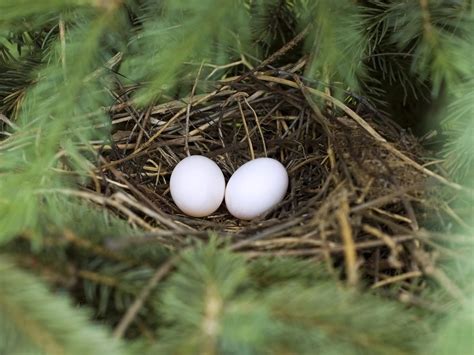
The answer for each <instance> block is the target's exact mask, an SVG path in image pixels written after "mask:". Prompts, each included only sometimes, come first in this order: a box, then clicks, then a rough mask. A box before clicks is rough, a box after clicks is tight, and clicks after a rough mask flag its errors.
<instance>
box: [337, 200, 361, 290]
mask: <svg viewBox="0 0 474 355" xmlns="http://www.w3.org/2000/svg"><path fill="white" fill-rule="evenodd" d="M336 216H337V220H338V221H339V227H340V229H341V236H342V240H343V242H344V257H345V260H346V263H345V266H346V274H347V275H346V276H347V284H348V285H349V286H356V285H357V280H358V273H357V252H356V248H355V244H354V239H353V236H352V228H351V223H350V221H349V203H348V202H347V197H346V196H344V199H343V200H342V202H341V206H340V208H339V210H338V211H337V214H336Z"/></svg>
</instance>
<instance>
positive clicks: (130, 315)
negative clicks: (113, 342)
mask: <svg viewBox="0 0 474 355" xmlns="http://www.w3.org/2000/svg"><path fill="white" fill-rule="evenodd" d="M176 260H177V257H174V258H171V259H169V260H168V261H166V262H165V263H164V264H162V265H161V266H160V267H159V268H158V269H157V270H156V272H155V273H154V275H153V277H152V278H151V279H150V281H149V282H148V284H147V285H146V286H145V287H144V288H143V289H142V290H141V291H140V294H139V295H138V296H137V298H136V299H135V301H134V302H133V304H132V305H131V306H130V307H129V308H128V309H127V312H126V313H125V314H124V316H123V317H122V319H121V320H120V322H119V324H118V325H117V327H116V328H115V330H114V332H113V337H114V338H121V337H122V336H123V335H124V334H125V331H126V330H127V328H128V327H129V326H130V324H131V323H132V322H133V320H134V319H135V317H136V316H137V314H138V312H139V311H140V309H141V308H142V307H143V304H144V303H145V300H146V299H147V298H148V296H150V293H151V291H153V289H154V288H155V287H156V285H158V282H160V281H161V280H162V279H163V278H164V277H165V276H166V275H167V274H168V272H169V271H170V270H171V268H172V267H173V265H174V263H175V262H176Z"/></svg>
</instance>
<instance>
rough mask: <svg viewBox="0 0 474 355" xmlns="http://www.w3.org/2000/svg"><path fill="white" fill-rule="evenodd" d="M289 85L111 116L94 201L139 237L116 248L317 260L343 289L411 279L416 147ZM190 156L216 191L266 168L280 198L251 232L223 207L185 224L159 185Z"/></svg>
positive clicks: (273, 83)
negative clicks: (102, 198) (252, 169)
mask: <svg viewBox="0 0 474 355" xmlns="http://www.w3.org/2000/svg"><path fill="white" fill-rule="evenodd" d="M272 75H274V76H272ZM272 78H273V79H272ZM295 78H296V79H295V80H288V79H287V78H286V79H285V78H281V77H278V75H276V74H274V73H270V74H269V73H266V75H258V74H255V75H247V76H245V77H243V78H240V79H237V80H228V81H227V82H223V83H220V85H219V86H218V87H217V88H216V90H215V91H213V92H211V93H209V94H202V95H194V96H191V97H188V98H186V99H183V100H176V101H171V102H168V103H164V104H160V105H156V106H152V107H149V108H147V109H145V110H138V109H136V108H133V107H132V106H130V105H129V104H128V103H122V104H117V105H116V106H114V107H112V109H111V114H112V117H113V121H114V122H115V123H116V125H115V127H118V129H117V130H116V131H115V134H114V142H113V144H112V146H111V147H110V149H105V150H104V151H103V152H102V158H103V159H102V162H103V164H102V166H101V167H100V171H101V174H99V175H98V176H97V179H96V185H95V189H96V190H97V191H101V193H103V194H107V195H108V196H110V195H112V196H113V197H114V198H116V199H118V200H119V201H120V203H121V204H122V205H123V208H122V209H119V213H120V214H121V215H123V216H124V217H126V218H128V220H129V221H130V223H132V224H135V225H138V226H139V227H141V228H143V229H145V230H147V233H146V235H144V236H143V237H140V238H131V239H129V240H128V239H127V240H126V243H128V244H127V245H129V244H130V243H132V244H133V243H160V244H162V245H165V246H166V247H168V248H171V249H175V250H176V249H180V248H182V247H184V246H186V245H188V244H189V242H190V241H192V240H193V239H196V238H197V239H200V240H203V239H204V240H207V239H208V238H209V236H210V235H211V234H212V233H217V234H218V235H219V236H221V237H223V238H226V239H227V240H228V241H229V244H230V247H231V248H232V249H234V250H236V251H239V252H242V253H245V254H246V255H248V256H249V257H258V256H263V255H274V256H275V255H293V256H310V257H315V258H318V259H319V258H323V259H326V260H328V261H330V262H331V264H335V263H339V262H341V263H344V264H345V265H346V273H347V274H348V277H350V275H349V274H350V273H351V272H355V271H354V269H359V273H360V270H361V269H362V270H364V271H363V273H364V274H365V275H366V276H370V277H373V275H375V274H378V273H379V272H380V270H381V269H382V268H386V269H390V270H397V271H396V272H397V273H403V272H409V271H410V270H412V268H413V263H411V262H410V260H412V258H411V256H410V253H411V252H410V250H412V248H413V246H414V245H415V244H416V243H414V240H415V239H416V234H417V231H418V230H419V223H420V219H423V216H424V215H425V214H426V211H427V209H429V208H431V207H430V206H433V204H431V203H428V202H426V193H425V190H424V186H425V182H426V178H427V177H426V173H425V172H424V171H423V168H422V166H421V164H422V163H423V159H422V158H421V157H422V154H423V150H422V148H421V147H420V145H419V143H418V141H417V139H416V138H415V137H413V136H412V135H411V134H409V133H407V132H406V131H404V130H403V129H401V128H400V127H398V126H397V125H396V124H394V123H393V122H391V121H389V120H387V119H385V118H381V117H379V115H378V114H377V113H376V112H373V111H371V110H370V109H369V108H367V107H365V106H363V105H357V107H356V106H355V105H350V106H354V110H351V109H350V108H349V107H348V106H345V105H344V104H343V105H342V106H341V103H340V101H338V100H336V99H333V98H331V96H329V95H328V96H324V95H327V93H326V94H325V93H322V94H323V95H321V96H322V97H323V98H324V99H323V100H320V101H317V99H316V98H315V97H314V95H313V93H311V92H309V91H308V90H307V88H306V87H305V86H304V85H303V84H302V83H301V81H300V80H299V79H298V77H296V76H295ZM288 82H291V83H292V84H291V85H288ZM285 84H286V85H285ZM337 105H339V108H342V110H340V109H338V108H337V107H336V106H337ZM347 113H349V114H347ZM354 117H355V118H357V119H354ZM362 117H364V118H362ZM196 154H199V155H203V156H206V157H209V158H211V159H212V160H214V161H215V162H216V163H217V164H218V165H219V167H220V168H221V169H222V171H223V173H224V175H225V177H226V180H228V179H229V178H230V176H231V175H232V173H233V172H234V171H235V170H236V169H237V168H238V167H239V166H241V165H242V164H244V163H245V162H247V161H249V160H250V159H253V158H257V157H265V156H267V157H271V158H275V159H277V160H278V161H280V162H281V163H282V164H283V165H284V166H285V167H286V168H287V171H288V173H289V178H290V187H289V190H288V193H287V195H286V197H285V199H284V200H283V202H281V203H280V204H279V205H278V206H277V207H276V208H274V209H273V210H272V211H270V212H269V213H267V214H266V215H264V216H262V217H261V218H259V219H256V220H252V221H241V220H238V219H236V218H234V217H232V216H231V215H230V214H229V213H228V212H227V211H226V209H225V206H224V205H222V206H221V207H220V208H219V209H218V210H217V211H216V212H215V213H214V214H213V215H211V216H209V217H206V218H193V217H188V216H185V215H183V214H182V213H181V212H180V211H179V210H178V208H177V207H176V206H175V205H174V203H173V201H172V199H171V195H170V193H169V187H168V183H169V177H170V173H171V171H172V169H173V167H174V166H175V165H176V164H177V163H178V162H179V161H180V160H182V159H183V158H185V157H186V156H188V155H196ZM211 232H212V233H211ZM122 242H123V241H122ZM122 242H120V243H122ZM407 245H409V246H410V247H407ZM122 246H123V245H122ZM115 247H119V246H117V245H115ZM374 260H377V262H375V261H374ZM375 269H376V270H375ZM351 270H352V271H351ZM353 277H355V276H353Z"/></svg>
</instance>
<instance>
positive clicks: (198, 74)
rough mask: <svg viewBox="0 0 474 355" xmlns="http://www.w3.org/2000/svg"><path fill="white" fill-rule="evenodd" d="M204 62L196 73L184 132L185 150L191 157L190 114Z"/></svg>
mask: <svg viewBox="0 0 474 355" xmlns="http://www.w3.org/2000/svg"><path fill="white" fill-rule="evenodd" d="M203 64H204V62H202V63H201V66H200V67H199V70H198V73H197V75H196V79H195V80H194V85H193V88H192V90H191V95H190V97H189V102H188V106H187V107H186V131H185V133H184V151H185V152H186V155H187V156H188V157H189V156H190V155H191V153H190V152H189V116H190V111H191V103H192V102H193V98H194V94H195V92H196V87H197V84H198V80H199V77H200V75H201V70H202V66H203Z"/></svg>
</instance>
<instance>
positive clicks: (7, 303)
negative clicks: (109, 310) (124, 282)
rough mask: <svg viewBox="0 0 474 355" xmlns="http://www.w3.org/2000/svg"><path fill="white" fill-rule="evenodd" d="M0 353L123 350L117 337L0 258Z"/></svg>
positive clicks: (110, 351)
mask: <svg viewBox="0 0 474 355" xmlns="http://www.w3.org/2000/svg"><path fill="white" fill-rule="evenodd" d="M0 289H1V290H2V291H1V292H0V353H2V354H25V353H34V354H43V353H44V354H48V355H50V354H51V355H59V354H61V355H62V354H72V355H73V354H77V355H79V354H81V355H82V354H106V353H113V354H125V353H126V352H125V349H124V347H123V346H122V345H121V343H120V342H119V341H116V340H113V339H112V338H111V337H110V336H109V335H108V334H107V332H106V331H104V330H103V329H102V328H100V327H98V326H95V325H92V324H91V323H90V322H89V321H88V319H87V317H86V316H85V314H84V313H83V312H82V311H78V310H77V309H74V308H73V307H71V306H70V305H69V304H68V302H66V301H65V299H64V298H63V297H60V296H54V295H52V294H50V293H49V292H48V291H47V290H46V288H45V287H44V286H43V285H42V284H41V283H40V282H38V281H37V280H36V279H35V278H34V277H32V276H30V275H28V274H26V273H25V272H22V271H20V270H18V269H17V268H16V267H15V266H14V265H13V264H12V263H10V262H9V261H8V260H6V259H5V258H4V257H1V258H0Z"/></svg>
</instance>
